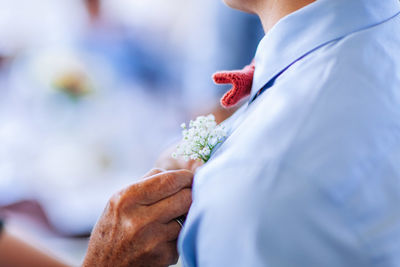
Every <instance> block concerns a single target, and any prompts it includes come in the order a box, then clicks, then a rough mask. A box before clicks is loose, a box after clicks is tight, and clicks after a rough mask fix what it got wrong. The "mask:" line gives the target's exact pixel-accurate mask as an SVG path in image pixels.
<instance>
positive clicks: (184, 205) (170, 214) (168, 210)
mask: <svg viewBox="0 0 400 267" xmlns="http://www.w3.org/2000/svg"><path fill="white" fill-rule="evenodd" d="M191 204H192V190H191V189H189V188H185V189H182V190H181V191H179V192H178V193H176V194H174V195H172V196H170V197H168V198H166V199H163V200H161V201H159V202H157V203H155V204H154V205H151V206H149V214H151V216H152V218H153V220H156V221H159V222H161V223H167V222H169V221H172V220H173V219H174V218H177V217H179V216H181V215H184V214H186V213H187V212H188V211H189V208H190V205H191Z"/></svg>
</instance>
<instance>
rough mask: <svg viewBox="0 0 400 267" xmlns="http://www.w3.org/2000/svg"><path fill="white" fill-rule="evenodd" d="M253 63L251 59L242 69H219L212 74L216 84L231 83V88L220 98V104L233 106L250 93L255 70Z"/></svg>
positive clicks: (228, 106) (227, 106) (225, 106)
mask: <svg viewBox="0 0 400 267" xmlns="http://www.w3.org/2000/svg"><path fill="white" fill-rule="evenodd" d="M254 64H255V63H254V61H253V62H251V64H250V65H247V66H246V67H244V68H243V69H242V70H233V71H221V72H217V73H215V74H214V75H213V80H214V82H215V83H216V84H232V89H231V90H229V91H228V92H227V93H226V94H225V95H224V96H223V97H222V98H221V105H222V106H223V107H224V108H230V107H233V106H235V105H236V104H237V103H238V102H239V101H240V100H242V99H243V98H245V97H247V96H249V95H250V92H251V86H252V84H253V76H254V70H255V66H254Z"/></svg>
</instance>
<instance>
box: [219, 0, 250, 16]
mask: <svg viewBox="0 0 400 267" xmlns="http://www.w3.org/2000/svg"><path fill="white" fill-rule="evenodd" d="M246 1H247V0H244V1H243V0H224V3H225V4H226V5H227V6H229V7H230V8H233V9H237V10H240V11H243V12H246V13H250V14H254V11H253V10H251V9H250V8H249V7H248V6H246V4H245V3H241V2H246Z"/></svg>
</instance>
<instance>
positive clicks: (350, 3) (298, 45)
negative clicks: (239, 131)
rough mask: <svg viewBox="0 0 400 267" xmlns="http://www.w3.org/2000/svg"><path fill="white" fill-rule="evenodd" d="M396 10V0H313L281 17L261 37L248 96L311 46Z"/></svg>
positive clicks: (316, 46) (399, 8) (356, 28)
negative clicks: (314, 0)
mask: <svg viewBox="0 0 400 267" xmlns="http://www.w3.org/2000/svg"><path fill="white" fill-rule="evenodd" d="M399 11H400V4H399V2H398V0H317V1H316V2H313V3H312V4H310V5H308V6H306V7H304V8H302V9H300V10H298V11H296V12H294V13H291V14H289V15H288V16H286V17H284V18H283V19H281V20H280V21H279V22H278V23H277V24H276V25H275V26H274V27H273V28H272V29H271V30H270V31H269V32H268V33H267V34H266V35H265V37H264V38H263V39H262V40H261V42H260V44H259V46H258V48H257V52H256V56H255V62H256V65H255V66H256V68H255V73H254V80H253V85H252V89H251V97H250V99H253V97H254V95H255V94H256V93H257V91H258V90H259V89H261V88H262V87H263V86H264V85H265V84H267V83H268V82H269V81H270V80H271V79H272V78H273V77H275V76H276V75H278V74H279V73H280V72H281V71H283V70H284V69H285V68H287V67H288V66H290V65H291V64H292V63H293V62H295V61H297V60H298V59H299V58H301V57H303V56H304V55H306V54H308V53H309V52H311V51H313V50H314V49H316V48H318V47H320V46H322V45H324V44H326V43H328V42H330V41H333V40H336V39H340V38H342V37H344V36H346V35H348V34H351V33H353V32H356V31H359V30H362V29H365V28H368V27H371V26H373V25H376V24H379V23H381V22H383V21H385V20H387V19H389V18H391V17H393V16H395V15H396V14H397V13H399Z"/></svg>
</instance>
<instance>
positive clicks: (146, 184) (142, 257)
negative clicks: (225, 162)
mask: <svg viewBox="0 0 400 267" xmlns="http://www.w3.org/2000/svg"><path fill="white" fill-rule="evenodd" d="M155 172H158V171H153V172H151V173H155ZM151 173H150V174H151ZM167 179H169V181H167V182H165V181H166V180H167ZM192 179H193V174H192V173H191V172H188V171H172V172H166V173H159V174H158V175H154V176H151V177H149V178H147V179H145V180H143V181H141V182H139V183H137V184H135V185H132V186H131V187H129V188H127V189H126V190H122V191H121V192H120V193H117V194H116V195H115V196H114V197H113V198H112V199H111V200H110V203H109V205H108V208H107V209H106V210H105V211H104V213H103V215H102V218H100V220H99V223H98V224H97V225H96V227H95V229H94V231H93V233H92V237H91V240H90V242H89V248H88V254H87V257H86V258H85V262H84V265H83V266H100V267H101V266H133V265H134V266H154V267H158V266H160V267H161V266H169V265H171V264H173V263H174V262H175V259H176V258H177V257H178V255H177V251H176V246H177V244H176V242H177V241H176V240H177V238H178V234H179V232H180V227H179V225H178V224H177V223H176V222H174V221H171V220H172V219H173V218H175V217H174V216H175V214H176V215H177V216H180V215H183V214H185V213H187V212H188V210H189V207H190V204H191V189H190V188H187V187H188V186H190V185H191V184H192ZM160 181H164V183H160ZM138 188H140V189H145V190H146V191H147V192H148V193H146V194H143V192H142V191H141V190H137V189H138ZM155 190H159V191H155ZM174 192H176V193H174ZM151 193H153V194H151ZM133 199H134V200H136V202H135V201H132V200H133ZM150 200H151V202H155V203H153V204H150ZM143 202H145V203H146V205H143V204H141V203H143ZM147 203H149V204H147ZM163 222H164V223H163ZM170 240H173V241H172V242H171V241H170Z"/></svg>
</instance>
